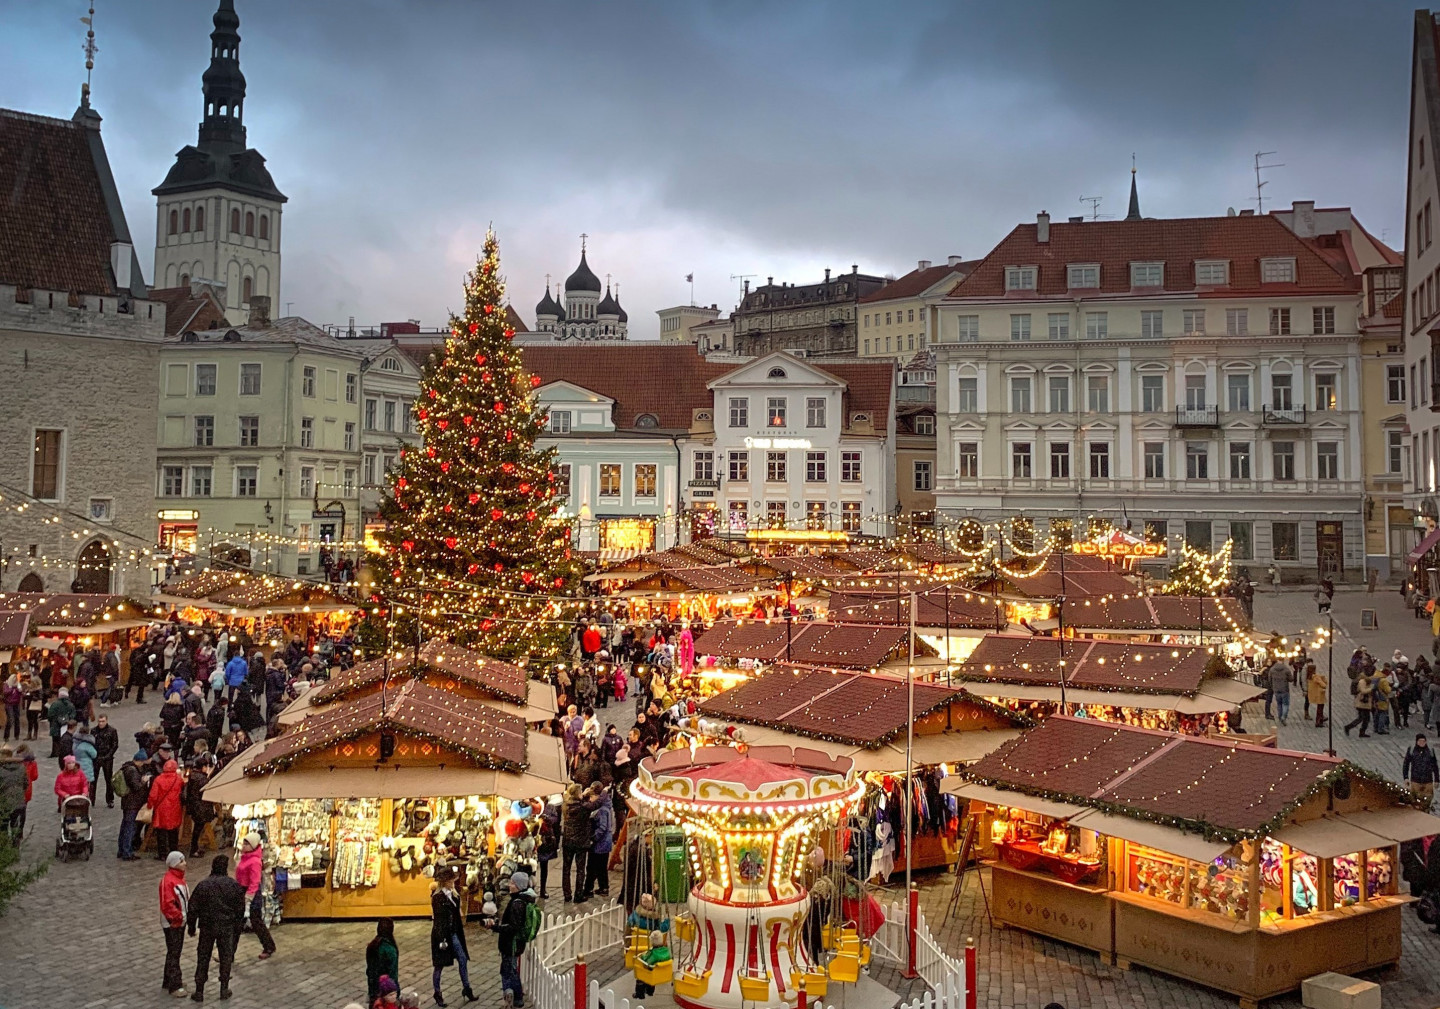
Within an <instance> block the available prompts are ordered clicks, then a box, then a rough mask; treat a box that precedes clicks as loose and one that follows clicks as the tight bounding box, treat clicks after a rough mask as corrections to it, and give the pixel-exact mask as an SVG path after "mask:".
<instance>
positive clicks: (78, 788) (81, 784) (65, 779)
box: [55, 757, 90, 809]
mask: <svg viewBox="0 0 1440 1009" xmlns="http://www.w3.org/2000/svg"><path fill="white" fill-rule="evenodd" d="M72 795H83V796H85V797H87V798H88V797H89V795H90V782H89V780H88V779H87V778H86V777H85V772H84V771H82V770H80V764H79V763H78V762H77V761H76V760H75V758H74V757H66V758H65V765H64V769H63V770H62V771H61V772H60V775H59V777H57V778H56V779H55V808H56V809H60V808H61V807H63V806H64V805H65V800H66V799H68V798H70V797H71V796H72Z"/></svg>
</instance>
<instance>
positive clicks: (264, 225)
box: [260, 214, 270, 241]
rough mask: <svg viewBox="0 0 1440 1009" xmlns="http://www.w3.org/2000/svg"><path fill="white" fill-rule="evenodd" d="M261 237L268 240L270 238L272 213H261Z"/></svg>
mask: <svg viewBox="0 0 1440 1009" xmlns="http://www.w3.org/2000/svg"><path fill="white" fill-rule="evenodd" d="M260 237H261V238H262V239H265V240H267V241H268V240H269V238H270V215H269V214H261V215H260Z"/></svg>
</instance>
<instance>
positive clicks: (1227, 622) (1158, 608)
mask: <svg viewBox="0 0 1440 1009" xmlns="http://www.w3.org/2000/svg"><path fill="white" fill-rule="evenodd" d="M1061 611H1062V613H1063V614H1064V617H1065V626H1066V628H1071V629H1074V630H1077V631H1087V632H1094V633H1102V634H1103V633H1107V632H1115V631H1124V632H1128V633H1140V634H1146V633H1149V634H1164V633H1178V634H1186V633H1190V634H1199V633H1200V631H1201V629H1202V628H1203V629H1204V631H1205V633H1206V634H1207V635H1209V634H1211V633H1220V632H1225V631H1229V630H1231V629H1232V626H1233V624H1235V623H1238V624H1240V625H1241V626H1244V624H1245V610H1244V608H1243V607H1242V606H1241V605H1240V604H1239V603H1238V602H1236V601H1235V600H1234V599H1223V598H1222V599H1215V598H1211V597H1208V596H1162V595H1132V596H1130V598H1128V599H1127V598H1124V597H1123V596H1122V597H1121V598H1118V599H1111V598H1101V599H1091V598H1084V599H1071V598H1068V597H1067V598H1066V600H1065V605H1064V606H1063V607H1061Z"/></svg>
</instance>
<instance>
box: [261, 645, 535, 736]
mask: <svg viewBox="0 0 1440 1009" xmlns="http://www.w3.org/2000/svg"><path fill="white" fill-rule="evenodd" d="M410 680H422V681H424V683H425V684H426V685H427V686H431V687H436V688H438V689H440V690H445V691H449V692H451V693H454V694H455V695H456V696H459V697H467V698H472V699H474V700H477V701H486V702H489V703H492V704H495V705H496V706H498V707H500V708H502V709H503V710H506V711H510V712H511V713H513V714H517V715H519V716H520V717H521V718H523V719H524V720H525V722H526V723H528V724H532V725H533V724H536V723H539V722H547V721H549V720H550V719H551V718H553V717H554V716H555V688H554V687H553V686H552V685H551V684H549V683H547V682H546V681H544V680H535V679H531V678H530V676H529V674H528V673H527V672H526V670H525V669H524V668H522V667H521V666H516V665H512V664H511V663H509V662H502V661H501V660H499V659H492V658H490V657H489V656H488V655H482V654H481V653H479V652H476V651H472V650H470V649H468V648H462V647H460V646H459V645H453V644H450V643H449V642H447V641H444V640H442V639H440V638H431V639H430V640H429V641H427V642H426V643H425V644H424V645H423V646H421V647H420V648H419V649H417V650H416V651H415V652H414V653H413V654H411V655H409V656H408V657H406V658H393V659H390V660H388V661H387V660H386V659H369V660H367V661H365V662H360V663H357V664H355V665H354V666H351V667H350V668H349V669H345V670H342V671H340V672H337V673H335V674H334V675H333V676H331V677H330V680H329V681H328V682H326V683H323V684H321V685H320V686H318V687H315V688H313V689H311V690H308V691H306V692H305V693H304V694H301V695H300V697H299V698H298V699H296V700H295V701H294V702H292V703H291V704H290V705H289V706H288V707H286V708H285V710H284V711H282V712H280V724H281V725H282V726H291V725H294V724H295V723H296V722H298V721H300V720H301V719H303V718H305V717H307V716H308V715H312V714H315V713H317V712H320V711H325V710H328V709H329V708H330V707H331V706H332V705H334V704H336V703H337V702H340V701H346V700H351V699H354V698H357V697H365V696H368V695H370V694H374V693H378V692H379V691H380V690H381V689H382V687H386V686H387V685H388V689H391V690H395V689H398V688H399V687H400V686H402V685H403V684H405V683H406V682H408V681H410Z"/></svg>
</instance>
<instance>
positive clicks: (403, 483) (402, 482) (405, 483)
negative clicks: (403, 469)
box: [395, 476, 410, 487]
mask: <svg viewBox="0 0 1440 1009" xmlns="http://www.w3.org/2000/svg"><path fill="white" fill-rule="evenodd" d="M395 486H396V487H409V486H410V481H409V480H406V479H405V478H404V477H403V476H402V477H401V478H400V479H399V480H396V481H395Z"/></svg>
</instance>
